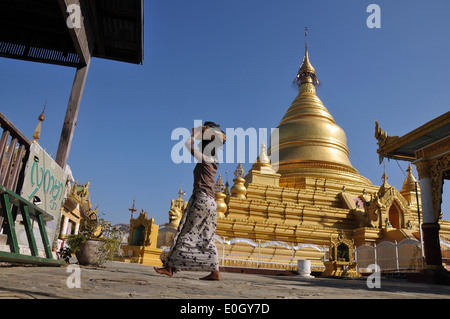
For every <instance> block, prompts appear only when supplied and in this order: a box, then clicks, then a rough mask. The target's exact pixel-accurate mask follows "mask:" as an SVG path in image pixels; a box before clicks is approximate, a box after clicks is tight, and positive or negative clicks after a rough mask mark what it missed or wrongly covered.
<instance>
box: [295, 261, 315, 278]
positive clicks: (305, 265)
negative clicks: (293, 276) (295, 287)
mask: <svg viewBox="0 0 450 319" xmlns="http://www.w3.org/2000/svg"><path fill="white" fill-rule="evenodd" d="M297 272H298V274H299V276H301V277H305V278H314V277H313V276H311V260H305V259H299V260H297Z"/></svg>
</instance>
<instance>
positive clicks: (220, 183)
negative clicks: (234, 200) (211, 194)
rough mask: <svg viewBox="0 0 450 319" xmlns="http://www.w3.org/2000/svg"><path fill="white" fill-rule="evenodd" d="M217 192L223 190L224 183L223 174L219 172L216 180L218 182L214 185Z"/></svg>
mask: <svg viewBox="0 0 450 319" xmlns="http://www.w3.org/2000/svg"><path fill="white" fill-rule="evenodd" d="M214 188H215V190H216V192H223V190H224V184H223V180H222V175H220V174H219V177H218V178H217V180H216V184H215V185H214Z"/></svg>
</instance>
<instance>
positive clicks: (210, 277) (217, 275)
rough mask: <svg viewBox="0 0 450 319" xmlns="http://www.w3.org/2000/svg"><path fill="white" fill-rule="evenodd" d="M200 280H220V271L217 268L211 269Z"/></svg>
mask: <svg viewBox="0 0 450 319" xmlns="http://www.w3.org/2000/svg"><path fill="white" fill-rule="evenodd" d="M200 280H220V272H219V271H217V270H215V271H211V273H210V274H209V275H208V276H206V277H202V278H200Z"/></svg>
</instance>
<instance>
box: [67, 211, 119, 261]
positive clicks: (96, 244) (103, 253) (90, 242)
mask: <svg viewBox="0 0 450 319" xmlns="http://www.w3.org/2000/svg"><path fill="white" fill-rule="evenodd" d="M122 238H123V233H122V232H121V231H120V230H119V229H118V228H117V227H113V226H112V225H111V223H110V222H109V221H106V220H104V219H103V218H98V216H97V215H96V214H95V215H94V217H87V218H84V220H83V221H82V224H81V229H80V232H79V233H78V234H77V235H70V236H69V237H68V240H67V244H68V245H69V247H70V251H71V252H72V253H74V254H75V256H76V257H77V260H78V263H79V264H80V265H83V266H96V267H98V266H102V265H103V264H104V263H105V262H106V261H112V260H114V258H115V257H116V256H117V255H118V254H119V252H120V244H121V241H122Z"/></svg>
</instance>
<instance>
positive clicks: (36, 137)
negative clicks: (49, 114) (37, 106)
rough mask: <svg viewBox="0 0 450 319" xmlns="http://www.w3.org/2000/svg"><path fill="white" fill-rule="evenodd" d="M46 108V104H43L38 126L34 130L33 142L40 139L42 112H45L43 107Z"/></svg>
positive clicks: (43, 117) (42, 120)
mask: <svg viewBox="0 0 450 319" xmlns="http://www.w3.org/2000/svg"><path fill="white" fill-rule="evenodd" d="M46 106H47V102H45V104H44V109H43V110H42V113H41V115H39V117H38V121H39V122H38V125H37V126H36V129H35V130H34V134H33V141H35V142H37V143H39V142H38V140H39V139H40V138H41V127H42V122H44V119H45V116H44V112H45V107H46Z"/></svg>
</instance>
